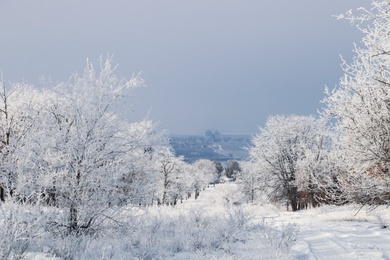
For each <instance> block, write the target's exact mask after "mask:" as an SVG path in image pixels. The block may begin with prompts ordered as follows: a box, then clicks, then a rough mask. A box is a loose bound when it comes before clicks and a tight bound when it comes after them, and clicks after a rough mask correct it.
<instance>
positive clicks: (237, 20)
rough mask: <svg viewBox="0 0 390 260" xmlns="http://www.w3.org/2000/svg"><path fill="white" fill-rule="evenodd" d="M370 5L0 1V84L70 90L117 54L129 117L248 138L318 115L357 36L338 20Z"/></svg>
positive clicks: (246, 0)
mask: <svg viewBox="0 0 390 260" xmlns="http://www.w3.org/2000/svg"><path fill="white" fill-rule="evenodd" d="M370 3H371V1H368V0H365V1H363V0H326V1H324V0H323V1H313V0H295V1H291V0H279V1H260V0H235V1H233V0H192V1H189V0H159V1H148V0H110V1H108V0H0V46H1V48H0V69H1V70H2V71H3V75H4V80H5V81H6V82H8V81H10V82H20V81H24V82H28V83H32V84H35V85H39V78H40V77H41V76H46V77H48V76H50V77H51V78H52V80H53V81H54V82H56V81H67V80H68V78H69V76H70V75H71V74H72V73H74V72H76V71H82V69H83V68H84V66H85V61H86V58H89V59H90V60H92V61H97V59H98V58H99V56H100V55H102V54H103V55H106V54H107V53H110V54H114V63H117V64H119V67H118V70H117V74H118V75H119V76H120V77H130V76H131V75H132V74H133V73H134V72H135V73H138V72H140V71H142V77H143V78H144V79H145V81H146V84H147V87H146V88H142V89H139V90H137V91H136V92H135V94H136V98H135V101H136V102H137V107H136V112H135V113H134V114H129V115H128V116H127V117H128V119H129V120H130V121H134V120H139V119H141V118H142V117H144V116H146V115H147V114H148V113H149V111H150V118H152V119H154V120H156V121H160V122H161V127H162V128H164V129H167V130H168V131H169V132H170V133H172V134H203V133H204V131H205V130H206V129H218V130H219V131H220V132H224V133H256V132H257V131H258V127H259V126H263V125H264V123H265V121H266V119H267V117H268V116H271V115H276V114H285V115H288V114H298V115H309V114H316V111H317V109H319V108H320V106H321V104H320V100H321V99H322V98H323V97H324V94H323V90H324V86H325V85H328V86H330V87H334V86H335V85H336V84H337V83H338V80H339V78H340V77H341V76H342V74H343V72H342V70H341V69H340V54H342V55H343V56H344V57H346V58H347V59H351V57H352V55H353V54H352V49H353V43H354V42H356V43H359V41H360V39H361V36H362V35H361V33H360V32H358V30H357V29H356V28H355V27H352V26H351V25H350V24H349V23H348V22H347V21H337V20H336V19H335V18H333V17H332V15H334V14H340V13H344V12H345V11H347V10H349V9H356V8H357V7H359V6H368V7H369V6H370Z"/></svg>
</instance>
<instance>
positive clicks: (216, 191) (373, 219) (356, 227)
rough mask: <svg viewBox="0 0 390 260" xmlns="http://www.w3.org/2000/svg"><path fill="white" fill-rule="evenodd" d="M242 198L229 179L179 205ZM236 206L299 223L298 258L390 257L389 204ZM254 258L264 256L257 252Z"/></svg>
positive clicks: (219, 205)
mask: <svg viewBox="0 0 390 260" xmlns="http://www.w3.org/2000/svg"><path fill="white" fill-rule="evenodd" d="M238 200H239V195H238V193H237V187H236V185H235V184H234V183H225V184H218V185H216V186H210V187H209V188H207V189H206V190H205V191H203V192H201V193H200V196H199V198H198V199H197V200H194V198H190V199H189V200H187V201H184V202H183V203H182V204H180V205H179V207H182V208H194V207H195V208H199V210H205V211H212V212H218V211H221V212H222V211H223V208H224V206H223V205H225V207H226V205H229V204H230V205H232V207H234V206H235V205H234V204H240V203H237V201H238ZM236 207H243V208H245V209H246V210H248V211H249V212H251V214H252V215H253V217H254V219H255V220H256V219H257V220H261V221H265V222H266V223H267V224H269V225H272V226H275V227H277V228H278V227H281V226H283V225H287V224H289V223H291V224H292V223H295V224H297V227H298V228H299V234H298V238H297V241H296V243H295V244H294V245H293V247H292V250H293V251H294V252H295V254H294V257H293V258H294V259H302V260H303V259H308V260H309V259H327V260H329V259H343V260H350V259H390V227H389V226H386V227H385V226H384V225H390V209H387V208H386V207H378V208H377V209H375V210H372V209H364V208H363V209H362V210H360V211H358V210H359V206H356V205H348V206H340V207H336V206H323V207H319V208H315V209H308V210H302V211H298V212H291V211H290V212H289V211H286V208H285V207H276V206H273V205H270V204H257V205H252V204H245V203H243V204H241V205H236ZM357 212H358V213H357ZM356 213H357V214H356ZM233 259H235V258H233ZM237 259H240V258H237ZM252 259H262V258H261V256H259V255H257V256H253V258H252Z"/></svg>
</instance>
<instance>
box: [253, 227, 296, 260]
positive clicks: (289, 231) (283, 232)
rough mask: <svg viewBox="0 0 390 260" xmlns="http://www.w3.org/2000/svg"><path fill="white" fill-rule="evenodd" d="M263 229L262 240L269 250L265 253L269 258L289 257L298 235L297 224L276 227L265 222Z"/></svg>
mask: <svg viewBox="0 0 390 260" xmlns="http://www.w3.org/2000/svg"><path fill="white" fill-rule="evenodd" d="M261 229H262V232H261V233H260V236H261V241H263V242H264V243H265V245H266V248H265V249H266V251H267V253H266V254H265V255H267V256H269V257H270V258H269V259H283V258H284V257H285V258H287V257H288V256H289V255H290V253H291V247H292V246H293V244H294V243H295V241H296V240H297V237H298V232H299V231H298V227H297V225H296V224H287V225H283V226H282V227H281V228H279V229H275V228H272V227H270V226H268V225H265V224H264V223H263V224H262V225H261Z"/></svg>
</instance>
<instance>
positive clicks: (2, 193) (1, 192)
mask: <svg viewBox="0 0 390 260" xmlns="http://www.w3.org/2000/svg"><path fill="white" fill-rule="evenodd" d="M0 201H5V191H4V188H3V186H0Z"/></svg>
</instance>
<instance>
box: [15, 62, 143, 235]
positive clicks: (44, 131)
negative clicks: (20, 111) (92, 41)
mask: <svg viewBox="0 0 390 260" xmlns="http://www.w3.org/2000/svg"><path fill="white" fill-rule="evenodd" d="M100 65H101V68H100V71H99V73H98V74H96V72H95V69H94V67H93V65H92V64H91V63H90V62H88V63H87V66H86V68H85V71H84V73H83V74H82V75H77V74H75V75H74V76H73V77H72V78H71V80H70V81H69V82H67V83H60V84H58V85H57V86H56V87H55V88H54V89H53V90H46V91H45V92H44V96H43V97H42V98H44V100H42V101H43V102H42V104H44V106H43V107H42V108H39V111H36V114H37V116H36V117H35V118H34V125H33V126H32V129H31V130H30V133H29V134H28V137H27V138H26V139H27V140H26V141H25V145H24V146H23V147H20V148H19V149H18V150H17V151H16V152H17V153H18V160H17V161H16V166H15V167H17V169H18V171H19V172H20V174H19V176H18V180H17V189H16V191H17V193H18V194H19V196H20V197H21V199H23V200H31V201H32V202H36V201H45V202H46V203H47V204H49V205H55V206H58V207H60V208H62V209H63V210H65V212H67V223H59V226H65V227H66V228H67V230H68V232H71V233H74V232H76V233H78V232H81V231H82V230H87V229H89V228H90V227H91V226H92V225H93V223H94V221H95V220H96V218H97V216H98V215H99V214H100V213H101V212H102V210H103V209H105V208H107V207H109V206H110V205H113V204H117V203H118V202H117V195H116V194H117V190H118V185H117V181H118V179H119V177H120V175H121V173H123V172H124V171H126V170H127V168H126V162H127V161H126V154H127V153H128V152H129V151H132V150H133V149H134V143H133V141H132V140H131V138H129V137H128V135H127V132H126V130H127V127H128V124H127V123H126V122H125V121H123V120H122V119H120V118H119V117H118V116H117V115H116V113H115V111H114V108H115V106H116V104H117V102H118V101H119V100H120V99H121V98H122V97H123V96H125V95H127V93H128V92H129V91H131V90H132V89H133V88H135V87H137V86H139V85H142V82H143V81H142V79H140V78H139V77H138V76H135V77H132V78H131V79H130V80H124V79H118V78H117V77H116V76H115V74H114V68H113V67H112V65H111V60H110V59H107V60H106V61H103V60H101V64H100Z"/></svg>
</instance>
